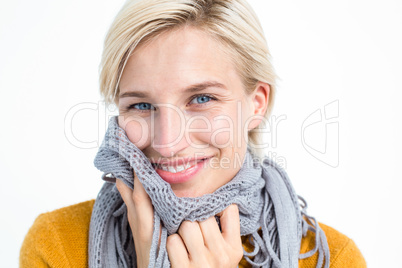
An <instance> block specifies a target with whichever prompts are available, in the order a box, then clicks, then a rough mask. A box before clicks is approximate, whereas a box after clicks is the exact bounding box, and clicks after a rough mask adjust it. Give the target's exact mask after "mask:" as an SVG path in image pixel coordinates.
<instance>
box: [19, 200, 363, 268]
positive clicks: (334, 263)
mask: <svg viewBox="0 0 402 268" xmlns="http://www.w3.org/2000/svg"><path fill="white" fill-rule="evenodd" d="M94 202H95V200H90V201H86V202H82V203H79V204H76V205H72V206H68V207H65V208H61V209H57V210H55V211H52V212H48V213H43V214H41V215H39V216H38V218H37V219H36V220H35V222H34V224H33V225H32V227H31V228H30V229H29V231H28V234H27V235H26V237H25V239H24V242H23V244H22V247H21V251H20V260H19V261H20V267H21V268H25V267H29V268H31V267H74V268H76V267H88V232H89V222H90V219H91V213H92V207H93V205H94ZM320 226H321V228H322V229H323V230H324V232H325V234H326V236H327V239H328V244H329V248H330V254H331V257H330V264H331V265H330V267H331V268H345V267H357V268H360V267H367V266H366V262H365V260H364V258H363V256H362V254H361V253H360V251H359V249H358V248H357V246H356V245H355V243H354V242H353V241H352V240H351V239H349V238H348V237H346V236H345V235H343V234H341V233H340V232H338V231H336V230H335V229H333V228H331V227H328V226H326V225H324V224H321V223H320ZM242 240H243V246H244V247H245V249H246V250H247V251H250V250H251V249H252V248H251V247H252V246H251V245H250V244H248V242H247V239H246V237H242ZM313 247H314V234H313V233H310V232H309V234H308V235H307V236H306V237H304V238H303V239H302V243H301V249H300V252H302V253H304V252H307V251H308V250H310V249H312V248H313ZM316 263H317V253H316V254H315V255H314V256H312V257H310V258H308V259H304V260H299V267H314V268H315V266H316ZM239 267H241V268H245V267H250V265H249V264H248V263H247V261H246V260H244V259H243V260H242V261H241V262H240V264H239Z"/></svg>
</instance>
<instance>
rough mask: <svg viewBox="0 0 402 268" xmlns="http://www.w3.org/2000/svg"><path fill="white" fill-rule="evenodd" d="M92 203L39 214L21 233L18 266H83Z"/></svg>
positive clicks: (83, 203)
mask: <svg viewBox="0 0 402 268" xmlns="http://www.w3.org/2000/svg"><path fill="white" fill-rule="evenodd" d="M94 202H95V200H89V201H86V202H81V203H78V204H75V205H71V206H68V207H64V208H60V209H57V210H54V211H51V212H47V213H43V214H40V215H39V216H38V217H37V218H36V220H35V221H34V223H33V225H32V226H31V228H30V229H29V231H28V233H27V235H26V236H25V239H24V242H23V244H22V247H21V250H20V267H85V266H86V263H87V251H88V250H87V248H88V233H89V223H90V220H91V214H92V208H93V205H94Z"/></svg>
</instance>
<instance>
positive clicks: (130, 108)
mask: <svg viewBox="0 0 402 268" xmlns="http://www.w3.org/2000/svg"><path fill="white" fill-rule="evenodd" d="M198 97H208V98H210V99H211V101H217V100H218V99H217V98H215V97H213V96H212V95H209V94H197V95H194V96H193V97H192V98H191V100H190V102H191V101H193V100H194V99H196V98H198ZM209 102H210V101H208V102H204V103H201V104H196V105H197V106H198V107H203V106H205V105H207V104H208V103H209ZM141 103H146V102H139V103H134V104H131V105H129V106H128V107H127V110H128V111H129V110H132V109H134V110H137V111H138V112H140V113H146V112H149V110H141V109H137V108H135V107H134V106H135V105H138V104H141Z"/></svg>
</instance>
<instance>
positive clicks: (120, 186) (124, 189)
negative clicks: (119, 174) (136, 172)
mask: <svg viewBox="0 0 402 268" xmlns="http://www.w3.org/2000/svg"><path fill="white" fill-rule="evenodd" d="M116 188H117V190H118V191H119V193H120V196H121V198H123V201H124V203H125V204H126V206H127V209H129V210H131V209H132V208H133V207H134V202H133V200H132V198H131V197H132V195H133V190H131V189H130V188H129V187H128V186H127V185H126V184H125V183H124V182H123V181H122V180H120V179H118V178H116Z"/></svg>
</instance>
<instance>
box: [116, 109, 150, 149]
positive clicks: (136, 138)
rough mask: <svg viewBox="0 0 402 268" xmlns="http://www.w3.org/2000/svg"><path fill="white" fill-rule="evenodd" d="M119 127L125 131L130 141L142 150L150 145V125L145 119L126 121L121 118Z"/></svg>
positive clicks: (129, 119)
mask: <svg viewBox="0 0 402 268" xmlns="http://www.w3.org/2000/svg"><path fill="white" fill-rule="evenodd" d="M119 126H120V127H121V128H122V129H124V131H125V132H126V135H127V137H128V139H129V140H130V141H131V143H133V144H134V145H135V146H136V147H138V148H139V149H140V150H143V149H144V148H145V147H147V146H148V144H149V143H150V142H149V141H150V135H149V133H150V128H149V124H148V123H147V122H146V121H145V120H144V119H143V118H128V119H124V118H123V117H120V116H119Z"/></svg>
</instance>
